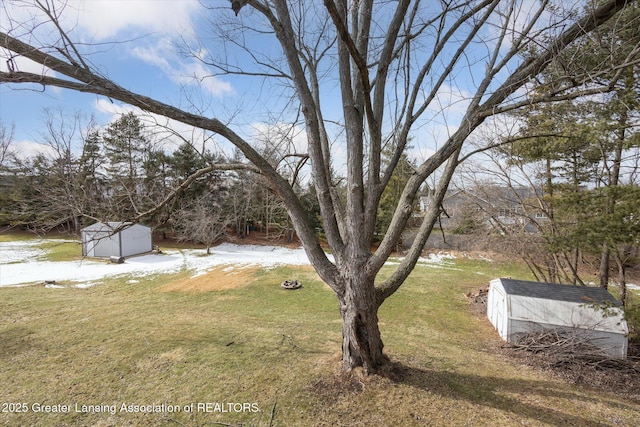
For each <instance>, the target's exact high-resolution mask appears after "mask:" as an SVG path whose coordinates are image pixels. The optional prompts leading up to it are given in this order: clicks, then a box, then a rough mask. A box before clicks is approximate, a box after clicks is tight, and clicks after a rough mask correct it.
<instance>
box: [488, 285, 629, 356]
mask: <svg viewBox="0 0 640 427" xmlns="http://www.w3.org/2000/svg"><path fill="white" fill-rule="evenodd" d="M487 317H488V318H489V320H490V321H491V324H492V325H493V326H494V327H495V328H496V330H497V331H498V334H499V335H500V337H501V338H502V339H504V340H505V341H507V342H514V341H517V340H518V338H520V337H521V336H522V335H524V334H528V333H531V332H540V331H544V330H558V331H560V332H571V333H575V334H579V335H580V336H581V337H585V338H586V339H587V340H588V341H589V342H590V343H592V344H593V345H595V346H597V347H599V348H601V349H602V350H603V351H604V352H606V354H607V355H610V356H612V357H617V358H625V357H626V356H627V347H628V335H629V329H628V326H627V322H626V320H624V312H623V310H622V308H621V306H620V303H619V302H618V301H617V300H616V299H615V298H614V297H613V296H612V295H611V294H610V293H609V292H608V291H607V290H606V289H604V288H600V287H590V286H571V285H560V284H556V283H539V282H529V281H524V280H514V279H494V280H492V281H491V282H490V284H489V294H488V296H487Z"/></svg>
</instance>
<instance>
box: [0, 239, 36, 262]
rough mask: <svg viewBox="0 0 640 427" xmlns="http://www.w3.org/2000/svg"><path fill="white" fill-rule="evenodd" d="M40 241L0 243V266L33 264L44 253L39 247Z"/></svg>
mask: <svg viewBox="0 0 640 427" xmlns="http://www.w3.org/2000/svg"><path fill="white" fill-rule="evenodd" d="M40 245H42V241H41V240H28V241H16V242H2V243H0V254H1V255H0V265H2V264H13V263H19V262H33V261H34V260H36V259H38V258H40V257H42V256H44V255H45V254H46V251H45V250H44V249H41V248H40V247H39V246H40Z"/></svg>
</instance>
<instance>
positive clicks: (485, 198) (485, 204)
mask: <svg viewBox="0 0 640 427" xmlns="http://www.w3.org/2000/svg"><path fill="white" fill-rule="evenodd" d="M540 193H541V192H540V190H538V189H535V190H534V189H530V188H524V187H518V188H509V187H502V186H499V185H484V186H477V187H474V188H470V189H466V190H451V191H449V192H447V194H446V195H445V197H444V199H443V200H442V210H443V212H442V214H441V215H440V219H439V223H438V224H437V225H438V226H439V227H440V228H442V229H444V230H450V229H452V228H456V227H459V226H460V225H461V222H463V221H465V220H469V219H470V218H473V219H474V220H475V222H476V223H477V224H479V225H482V226H483V227H485V228H491V229H498V230H505V229H524V230H525V231H527V232H529V233H536V232H537V231H538V226H537V225H536V224H540V223H544V222H546V220H547V217H546V215H545V214H544V212H543V211H541V209H540V206H539V200H540V196H541V194H540ZM429 203H430V200H429V196H421V197H420V200H419V209H420V210H419V212H420V214H423V213H424V212H425V211H426V209H427V208H428V207H429Z"/></svg>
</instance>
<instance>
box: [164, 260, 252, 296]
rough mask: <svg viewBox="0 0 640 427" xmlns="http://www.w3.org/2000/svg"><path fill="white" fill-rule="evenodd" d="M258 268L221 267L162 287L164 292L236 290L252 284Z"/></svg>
mask: <svg viewBox="0 0 640 427" xmlns="http://www.w3.org/2000/svg"><path fill="white" fill-rule="evenodd" d="M257 270H258V269H257V268H256V267H246V268H238V267H234V266H231V265H221V266H218V267H216V268H214V269H213V270H210V271H209V272H207V273H206V274H203V275H200V276H195V277H186V278H184V279H179V280H176V281H173V282H169V283H167V284H166V285H164V286H162V287H161V288H160V290H161V291H162V292H191V293H200V292H211V291H222V290H229V289H236V288H239V287H242V286H245V285H246V284H247V283H251V281H252V279H253V277H254V275H255V273H256V271H257Z"/></svg>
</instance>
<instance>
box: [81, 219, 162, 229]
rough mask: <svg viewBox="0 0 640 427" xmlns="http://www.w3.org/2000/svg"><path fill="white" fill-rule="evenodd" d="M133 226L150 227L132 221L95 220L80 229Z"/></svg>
mask: <svg viewBox="0 0 640 427" xmlns="http://www.w3.org/2000/svg"><path fill="white" fill-rule="evenodd" d="M133 226H139V227H144V228H150V227H147V226H146V225H142V224H134V223H132V222H119V221H109V222H96V223H94V224H91V225H89V226H87V227H85V228H83V229H82V230H83V231H113V230H116V229H118V228H129V227H133Z"/></svg>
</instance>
